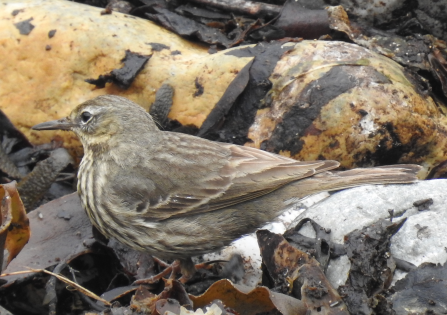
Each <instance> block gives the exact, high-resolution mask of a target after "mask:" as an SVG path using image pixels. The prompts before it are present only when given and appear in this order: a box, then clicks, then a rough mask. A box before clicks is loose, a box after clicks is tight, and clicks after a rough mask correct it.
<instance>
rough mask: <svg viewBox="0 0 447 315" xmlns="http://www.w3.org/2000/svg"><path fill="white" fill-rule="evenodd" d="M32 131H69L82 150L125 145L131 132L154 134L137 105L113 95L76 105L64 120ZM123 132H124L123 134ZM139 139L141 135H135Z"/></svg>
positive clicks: (144, 112) (146, 115)
mask: <svg viewBox="0 0 447 315" xmlns="http://www.w3.org/2000/svg"><path fill="white" fill-rule="evenodd" d="M32 129H34V130H71V131H73V132H75V133H76V135H77V136H78V137H79V138H80V140H81V142H82V144H83V145H84V148H86V147H88V146H89V145H95V144H101V143H109V142H110V141H113V140H112V139H116V140H117V141H122V140H124V141H126V140H130V139H121V137H132V136H137V137H138V135H137V134H136V135H134V134H133V133H134V132H133V131H134V130H138V131H139V132H141V131H149V132H157V131H158V128H157V127H156V125H155V124H154V122H153V120H152V118H151V116H150V115H149V114H148V113H147V112H146V111H145V110H144V109H143V108H141V107H140V106H139V105H137V104H135V103H133V102H132V101H130V100H128V99H126V98H124V97H120V96H115V95H102V96H98V97H96V98H94V99H91V100H88V101H86V102H84V103H82V104H80V105H78V106H77V107H76V108H75V109H73V111H72V112H71V113H70V115H68V116H67V117H66V118H62V119H59V120H52V121H48V122H44V123H41V124H38V125H35V126H33V127H32ZM124 131H125V132H124ZM139 136H140V137H141V136H142V135H141V134H140V135H139Z"/></svg>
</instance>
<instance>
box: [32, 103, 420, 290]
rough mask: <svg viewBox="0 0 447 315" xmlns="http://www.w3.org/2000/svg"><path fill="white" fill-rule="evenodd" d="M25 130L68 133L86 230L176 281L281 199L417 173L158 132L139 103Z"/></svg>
mask: <svg viewBox="0 0 447 315" xmlns="http://www.w3.org/2000/svg"><path fill="white" fill-rule="evenodd" d="M33 129H35V130H55V129H61V130H71V131H73V132H74V133H75V134H76V135H77V136H78V137H79V139H80V141H81V142H82V145H83V147H84V157H83V159H82V161H81V164H80V167H79V173H78V187H77V189H78V193H79V196H80V198H81V201H82V205H83V207H84V209H85V211H86V212H87V214H88V216H89V218H90V220H91V221H92V223H93V225H94V226H96V228H98V230H99V231H100V232H101V233H103V234H104V235H105V236H107V237H114V238H116V239H117V240H118V241H120V242H122V243H124V244H126V245H127V246H129V247H131V248H133V249H136V250H139V251H146V252H149V253H150V254H152V255H155V256H157V257H160V258H164V259H176V267H180V268H181V271H182V273H183V275H184V278H183V279H188V277H190V276H191V275H192V274H193V273H194V271H195V268H194V265H193V263H192V260H191V257H192V256H197V255H202V254H205V253H209V252H213V251H216V250H219V249H221V248H222V247H224V246H226V245H228V244H230V243H231V242H232V241H234V240H235V239H237V238H239V237H240V236H242V235H244V234H247V233H251V232H253V231H255V230H256V229H257V228H259V227H260V226H262V225H264V224H265V223H267V222H270V221H272V220H274V219H275V217H277V216H278V215H280V214H281V212H282V210H284V207H285V204H284V202H285V201H287V200H290V199H291V198H302V197H305V196H308V195H311V194H315V193H318V192H321V191H330V190H339V189H343V188H347V187H354V186H359V185H363V184H388V183H411V182H415V181H416V180H417V177H416V174H417V172H418V171H419V170H420V167H419V166H418V165H411V164H408V165H404V164H402V165H395V166H385V167H375V168H365V169H353V170H349V171H340V172H334V171H332V172H331V171H330V170H332V169H335V168H337V167H338V166H339V163H338V162H337V161H331V160H323V161H305V162H300V161H296V160H293V159H290V158H287V157H284V156H280V155H277V154H273V153H269V152H265V151H262V150H258V149H255V148H251V147H245V146H239V145H234V144H228V143H218V142H212V141H209V140H206V139H202V138H198V137H194V136H191V135H186V134H180V133H175V132H169V131H162V130H159V129H158V128H157V126H156V124H155V123H154V121H153V119H152V117H151V116H150V115H149V114H148V113H147V112H146V111H145V110H144V109H143V108H142V107H140V106H139V105H137V104H135V103H133V102H131V101H130V100H128V99H126V98H123V97H119V96H113V95H104V96H98V97H96V98H94V99H92V100H89V101H86V102H84V103H82V104H80V105H78V106H77V107H76V108H75V109H74V110H73V111H72V112H71V114H70V115H69V116H68V117H66V118H63V119H60V120H55V121H49V122H44V123H41V124H38V125H36V126H34V127H33ZM171 270H172V269H171ZM143 282H144V280H140V281H139V283H143Z"/></svg>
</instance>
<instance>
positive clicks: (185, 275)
mask: <svg viewBox="0 0 447 315" xmlns="http://www.w3.org/2000/svg"><path fill="white" fill-rule="evenodd" d="M153 259H154V261H155V262H156V263H157V264H158V265H160V266H161V267H164V268H165V269H164V270H163V271H162V272H160V273H159V274H156V275H155V276H152V277H150V278H146V279H140V280H137V281H135V282H134V284H150V283H155V282H157V281H159V280H161V279H162V278H164V277H165V276H167V275H168V274H170V276H169V279H170V280H175V276H176V275H177V274H178V273H180V274H181V275H182V276H181V277H180V278H179V279H178V281H180V282H182V283H186V282H188V280H189V279H191V278H192V276H193V275H194V274H195V273H196V271H197V269H209V268H210V265H211V264H210V262H208V263H201V264H197V265H194V263H193V261H192V259H191V258H185V259H176V260H175V261H174V262H173V263H172V264H168V263H166V262H164V261H163V260H161V259H159V258H157V257H153ZM211 263H212V262H211Z"/></svg>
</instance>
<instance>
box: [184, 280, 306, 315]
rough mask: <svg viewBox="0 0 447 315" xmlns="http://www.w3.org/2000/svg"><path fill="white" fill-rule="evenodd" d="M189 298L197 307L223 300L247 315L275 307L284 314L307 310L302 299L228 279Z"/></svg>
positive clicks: (300, 312)
mask: <svg viewBox="0 0 447 315" xmlns="http://www.w3.org/2000/svg"><path fill="white" fill-rule="evenodd" d="M189 298H190V299H191V301H192V302H193V303H194V308H195V309H196V308H201V307H205V306H206V305H208V304H210V303H211V302H213V301H214V300H221V301H222V302H223V303H224V305H225V306H227V307H229V308H231V309H234V310H236V311H237V312H239V313H240V314H245V315H255V314H258V313H262V312H269V311H272V310H274V309H275V308H276V309H277V310H278V311H279V312H280V313H281V314H284V315H292V314H296V315H304V314H306V311H307V309H306V308H305V306H304V304H303V303H302V302H301V301H300V300H297V299H294V298H292V297H290V296H287V295H284V294H281V293H276V292H271V291H270V290H269V289H268V288H266V287H256V288H252V287H247V286H243V285H236V284H233V283H232V282H231V281H229V280H226V279H224V280H220V281H217V282H215V283H214V284H213V285H212V286H211V287H209V289H208V290H207V291H206V292H205V293H204V294H202V295H200V296H192V295H190V296H189Z"/></svg>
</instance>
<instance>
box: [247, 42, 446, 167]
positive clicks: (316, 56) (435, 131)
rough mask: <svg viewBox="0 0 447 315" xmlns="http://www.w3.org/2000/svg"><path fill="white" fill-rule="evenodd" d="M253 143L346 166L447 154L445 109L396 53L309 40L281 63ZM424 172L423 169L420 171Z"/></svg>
mask: <svg viewBox="0 0 447 315" xmlns="http://www.w3.org/2000/svg"><path fill="white" fill-rule="evenodd" d="M270 81H272V83H273V87H272V89H271V91H270V92H269V94H268V96H267V97H266V98H265V100H264V104H263V107H264V108H262V109H260V110H259V111H258V113H257V116H256V119H255V123H254V124H253V125H252V127H251V129H250V132H249V138H250V139H251V140H252V141H253V143H252V144H251V145H253V146H255V147H260V148H262V149H266V150H268V151H272V152H276V153H281V154H285V155H288V156H291V157H293V158H296V159H299V160H313V159H334V160H338V161H341V163H342V166H343V167H346V168H350V167H353V166H372V165H383V164H394V163H418V164H422V165H424V166H425V170H424V172H423V173H424V174H427V172H428V171H429V169H430V168H431V167H432V166H433V165H437V164H438V163H440V162H442V161H444V160H445V159H446V156H447V155H446V150H447V148H446V137H445V134H446V133H445V132H446V127H447V120H446V118H445V115H444V113H443V112H442V111H441V110H440V108H439V106H438V105H437V104H436V103H435V102H434V101H433V99H432V98H431V97H430V96H429V95H428V93H425V92H424V91H422V90H421V88H420V87H419V86H418V84H417V82H416V80H415V79H414V78H413V77H411V76H410V75H408V74H407V73H406V72H405V70H404V69H403V68H402V67H401V66H400V65H398V64H397V63H395V62H393V61H392V60H390V59H388V58H386V57H383V56H380V55H378V54H375V53H372V52H370V51H369V50H367V49H365V48H362V47H360V46H357V45H353V44H347V43H342V42H322V41H304V42H301V43H298V44H295V47H294V49H293V50H290V51H288V52H287V54H286V55H284V56H283V58H282V59H281V60H280V61H279V62H278V63H277V65H276V68H275V70H274V72H273V74H272V75H271V77H270ZM421 175H422V174H421Z"/></svg>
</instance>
